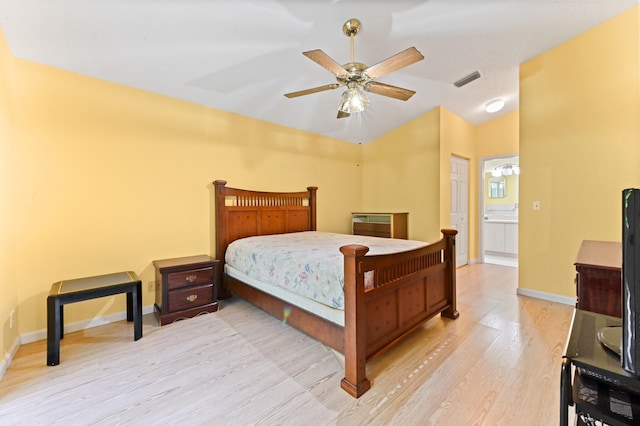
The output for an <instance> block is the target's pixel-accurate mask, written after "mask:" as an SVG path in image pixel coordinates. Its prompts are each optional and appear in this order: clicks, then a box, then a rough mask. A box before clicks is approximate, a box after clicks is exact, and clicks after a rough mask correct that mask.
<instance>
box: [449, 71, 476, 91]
mask: <svg viewBox="0 0 640 426" xmlns="http://www.w3.org/2000/svg"><path fill="white" fill-rule="evenodd" d="M479 78H480V73H479V72H478V71H474V72H472V73H471V74H469V75H466V76H464V77H462V78H461V79H460V80H458V81H456V82H455V83H453V84H454V86H456V87H462V86H464V85H466V84H469V83H471V82H472V81H473V80H477V79H479Z"/></svg>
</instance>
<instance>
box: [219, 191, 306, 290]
mask: <svg viewBox="0 0 640 426" xmlns="http://www.w3.org/2000/svg"><path fill="white" fill-rule="evenodd" d="M213 185H214V186H215V192H216V195H215V197H216V199H215V210H216V211H215V214H216V259H218V261H219V262H220V263H219V265H218V271H219V274H220V275H222V271H223V267H224V254H225V253H226V251H227V246H228V245H229V244H230V243H231V242H233V241H235V240H237V239H239V238H244V237H251V236H254V235H272V234H284V233H287V232H301V231H315V230H316V191H317V190H318V188H317V187H315V186H309V187H307V190H306V191H301V192H262V191H250V190H246V189H236V188H229V187H227V186H226V185H227V181H225V180H216V181H214V182H213ZM220 278H221V276H220ZM219 282H221V281H219ZM224 295H225V292H224V290H223V291H222V294H221V295H220V296H224Z"/></svg>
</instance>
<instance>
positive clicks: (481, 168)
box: [477, 152, 520, 263]
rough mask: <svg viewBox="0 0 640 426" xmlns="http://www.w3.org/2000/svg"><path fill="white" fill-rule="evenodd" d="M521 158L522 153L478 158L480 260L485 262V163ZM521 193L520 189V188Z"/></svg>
mask: <svg viewBox="0 0 640 426" xmlns="http://www.w3.org/2000/svg"><path fill="white" fill-rule="evenodd" d="M512 157H518V158H520V153H518V152H516V153H512V154H500V155H491V156H487V157H480V158H479V159H478V228H477V229H478V262H480V263H484V186H485V182H484V163H485V162H487V161H491V160H497V159H500V158H512ZM518 193H519V189H518Z"/></svg>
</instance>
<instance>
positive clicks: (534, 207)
mask: <svg viewBox="0 0 640 426" xmlns="http://www.w3.org/2000/svg"><path fill="white" fill-rule="evenodd" d="M533 210H535V211H540V201H534V202H533Z"/></svg>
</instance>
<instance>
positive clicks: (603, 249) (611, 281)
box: [575, 240, 622, 317]
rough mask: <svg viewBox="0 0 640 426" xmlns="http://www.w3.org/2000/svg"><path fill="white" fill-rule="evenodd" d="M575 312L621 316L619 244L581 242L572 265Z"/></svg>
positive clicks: (620, 249)
mask: <svg viewBox="0 0 640 426" xmlns="http://www.w3.org/2000/svg"><path fill="white" fill-rule="evenodd" d="M575 267H576V293H577V300H576V308H578V309H582V310H584V311H591V312H596V313H599V314H604V315H609V316H613V317H621V316H622V244H621V243H616V242H610V241H591V240H585V241H583V242H582V244H581V245H580V250H579V251H578V256H577V257H576V262H575Z"/></svg>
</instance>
